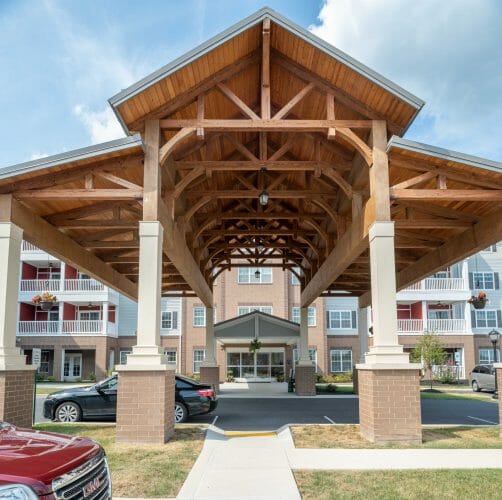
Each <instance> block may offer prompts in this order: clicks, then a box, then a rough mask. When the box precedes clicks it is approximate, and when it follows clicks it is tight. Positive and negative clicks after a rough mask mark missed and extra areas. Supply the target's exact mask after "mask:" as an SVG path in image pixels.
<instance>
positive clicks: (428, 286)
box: [402, 278, 468, 292]
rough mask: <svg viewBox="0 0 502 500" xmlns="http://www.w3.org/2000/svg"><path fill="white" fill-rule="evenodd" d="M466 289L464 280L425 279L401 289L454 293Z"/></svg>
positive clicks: (406, 290) (405, 290) (404, 290)
mask: <svg viewBox="0 0 502 500" xmlns="http://www.w3.org/2000/svg"><path fill="white" fill-rule="evenodd" d="M467 289H468V286H467V282H466V280H465V279H464V278H426V279H424V280H422V281H419V282H418V283H414V284H413V285H410V286H408V287H406V288H403V290H402V291H403V292H415V291H454V290H467Z"/></svg>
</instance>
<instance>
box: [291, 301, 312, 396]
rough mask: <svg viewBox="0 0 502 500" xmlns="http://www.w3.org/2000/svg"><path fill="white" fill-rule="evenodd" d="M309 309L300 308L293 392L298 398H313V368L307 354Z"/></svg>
mask: <svg viewBox="0 0 502 500" xmlns="http://www.w3.org/2000/svg"><path fill="white" fill-rule="evenodd" d="M308 318H309V309H308V307H301V308H300V342H299V346H298V347H299V348H300V349H299V350H300V358H299V360H298V364H297V365H296V367H295V391H296V394H297V395H298V396H315V383H316V375H315V366H314V364H313V362H312V361H311V359H310V354H309V321H308Z"/></svg>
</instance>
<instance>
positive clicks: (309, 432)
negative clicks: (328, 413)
mask: <svg viewBox="0 0 502 500" xmlns="http://www.w3.org/2000/svg"><path fill="white" fill-rule="evenodd" d="M291 433H292V435H293V439H294V442H295V446H296V447H297V448H502V438H501V437H500V429H499V427H498V426H494V427H461V426H459V427H434V428H424V429H423V430H422V435H423V442H422V443H421V444H416V443H415V444H413V443H411V444H410V443H390V444H379V443H370V442H369V441H366V440H365V439H364V438H362V437H361V436H360V434H359V425H298V426H292V427H291Z"/></svg>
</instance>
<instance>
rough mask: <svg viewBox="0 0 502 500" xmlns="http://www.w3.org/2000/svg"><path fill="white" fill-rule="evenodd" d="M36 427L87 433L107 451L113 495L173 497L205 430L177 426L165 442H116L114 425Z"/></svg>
mask: <svg viewBox="0 0 502 500" xmlns="http://www.w3.org/2000/svg"><path fill="white" fill-rule="evenodd" d="M35 429H39V430H46V431H50V432H60V433H63V434H71V435H78V436H87V437H90V438H93V439H94V440H96V441H98V442H99V443H100V444H101V445H102V446H103V448H104V449H105V451H106V454H107V457H108V462H109V464H110V470H111V474H112V484H113V496H117V497H129V498H134V497H175V496H176V495H177V494H178V491H179V490H180V488H181V486H182V484H183V482H184V481H185V479H186V477H187V475H188V473H189V472H190V470H191V468H192V466H193V464H194V462H195V460H196V459H197V457H198V456H199V453H200V451H201V449H202V445H203V441H204V430H203V429H201V428H200V427H197V426H191V427H185V426H176V432H175V436H174V438H173V439H172V440H171V441H169V442H168V443H166V444H164V445H131V444H117V443H115V426H114V425H106V426H104V425H78V424H77V425H73V424H37V425H36V426H35Z"/></svg>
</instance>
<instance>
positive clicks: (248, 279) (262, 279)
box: [237, 267, 272, 284]
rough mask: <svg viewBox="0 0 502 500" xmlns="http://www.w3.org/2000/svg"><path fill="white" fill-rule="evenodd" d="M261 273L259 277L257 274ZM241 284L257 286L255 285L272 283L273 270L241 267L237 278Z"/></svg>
mask: <svg viewBox="0 0 502 500" xmlns="http://www.w3.org/2000/svg"><path fill="white" fill-rule="evenodd" d="M256 271H260V275H259V276H258V277H256V276H255V272H256ZM237 280H238V282H239V283H243V284H245V283H247V284H255V283H272V268H270V267H240V268H239V274H238V276H237Z"/></svg>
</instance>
